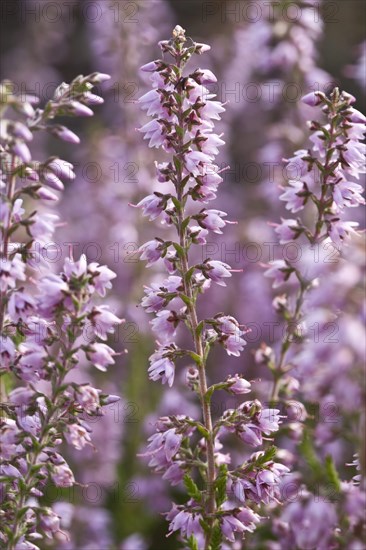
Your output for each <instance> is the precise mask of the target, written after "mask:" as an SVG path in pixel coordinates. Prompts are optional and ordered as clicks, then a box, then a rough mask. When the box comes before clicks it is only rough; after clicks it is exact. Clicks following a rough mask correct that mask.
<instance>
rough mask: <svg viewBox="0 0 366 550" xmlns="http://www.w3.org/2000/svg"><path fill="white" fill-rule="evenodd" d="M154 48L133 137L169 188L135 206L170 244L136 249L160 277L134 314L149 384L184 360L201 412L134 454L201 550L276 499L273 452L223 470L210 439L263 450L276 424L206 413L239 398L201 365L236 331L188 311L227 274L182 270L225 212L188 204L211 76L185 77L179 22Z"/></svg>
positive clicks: (207, 130)
mask: <svg viewBox="0 0 366 550" xmlns="http://www.w3.org/2000/svg"><path fill="white" fill-rule="evenodd" d="M159 46H160V48H161V50H162V52H163V54H164V57H163V59H158V60H155V61H153V62H150V63H148V64H147V65H144V66H143V67H142V70H143V71H146V72H149V73H151V81H152V83H153V89H152V90H151V91H149V92H147V93H146V94H145V95H144V96H142V97H141V98H140V100H139V101H140V104H141V107H142V109H144V110H146V111H147V114H148V115H150V116H151V117H152V118H153V119H152V121H151V122H149V123H147V124H145V125H144V126H143V127H142V128H141V131H142V132H143V133H144V134H145V139H148V140H149V145H150V147H157V148H160V147H161V148H162V149H163V150H164V151H165V152H166V153H167V155H168V156H169V158H168V160H167V161H166V162H163V163H159V164H157V166H156V168H157V177H158V181H159V182H161V183H163V182H165V183H166V182H169V183H170V187H171V192H169V193H161V192H159V191H155V192H154V193H153V194H151V195H148V196H147V197H145V198H144V199H142V200H141V201H140V203H139V204H138V205H137V207H139V208H142V210H143V213H144V215H146V216H148V217H149V218H150V219H151V220H155V219H157V218H159V217H160V218H161V219H162V221H163V223H164V225H166V226H167V228H172V229H173V228H174V230H175V234H176V239H174V238H173V239H170V238H169V239H164V238H160V237H156V238H155V239H152V240H150V241H148V242H147V243H145V244H144V245H142V246H141V247H140V255H141V259H142V260H146V261H147V266H151V265H153V264H155V263H156V262H157V261H159V260H162V261H163V263H164V265H165V267H166V269H167V271H168V274H169V276H168V277H167V279H165V280H163V281H162V282H161V283H160V284H159V283H157V284H156V285H152V286H151V287H147V288H146V290H145V297H144V298H143V300H142V306H143V307H144V308H145V309H146V311H147V312H149V313H154V314H155V317H154V319H153V320H152V321H151V324H152V328H153V331H154V332H155V334H156V337H157V349H156V351H155V352H154V353H153V355H152V356H151V357H150V367H149V370H148V372H149V376H150V378H151V379H152V380H154V381H158V380H160V381H161V382H162V383H163V384H168V385H169V386H172V385H173V383H174V378H175V370H176V368H181V367H180V366H177V363H178V361H180V360H181V359H183V358H185V359H186V360H188V369H187V386H188V388H190V389H191V390H193V391H194V392H196V394H197V397H198V399H199V402H200V405H201V411H202V412H201V418H200V419H195V418H191V417H189V416H186V415H184V414H179V415H173V416H163V417H161V418H160V419H159V420H158V422H157V423H156V433H155V434H153V435H152V436H151V437H150V438H149V445H148V448H147V451H146V453H145V454H144V456H148V457H149V458H150V462H149V465H150V466H151V467H152V468H153V469H154V471H155V472H157V473H160V474H162V475H163V477H164V479H166V480H168V481H170V483H171V484H172V485H178V484H180V483H182V482H183V483H184V485H185V488H186V492H187V494H188V500H187V501H186V503H185V504H179V505H177V504H173V507H172V509H171V510H170V512H168V513H167V514H166V517H167V520H168V521H169V533H170V534H171V533H173V532H175V531H178V532H179V534H180V536H181V538H182V539H183V540H184V541H185V544H187V545H188V546H189V547H190V548H207V549H208V548H212V549H213V548H220V547H221V546H222V544H226V542H224V541H231V542H234V541H235V536H236V535H239V536H240V537H241V538H242V537H243V536H244V534H245V532H247V531H253V530H254V529H255V527H256V524H257V523H258V522H259V521H260V515H259V514H258V513H257V511H254V508H255V509H256V510H258V505H260V504H261V503H263V502H264V503H269V502H271V501H276V500H277V497H278V490H277V484H278V482H279V480H280V478H281V477H282V475H283V474H285V473H286V472H287V471H288V469H287V468H286V467H285V466H283V465H282V464H280V463H277V462H275V461H274V457H275V454H276V450H275V448H274V447H267V448H264V449H263V450H260V451H257V452H256V453H254V454H252V455H251V456H250V458H249V459H248V460H246V461H244V462H242V463H241V464H238V465H236V466H235V465H232V464H231V457H230V454H226V453H225V452H224V450H223V443H221V441H220V439H223V438H226V435H228V434H233V435H235V436H237V437H238V438H239V439H240V440H241V442H242V443H244V444H245V445H249V446H251V447H255V448H258V447H259V448H261V447H263V439H266V436H270V435H271V434H272V433H274V432H276V431H277V430H278V428H279V424H280V422H281V417H280V415H279V411H278V410H277V409H268V408H265V407H263V406H262V404H261V403H260V402H259V401H257V400H253V401H243V402H242V403H241V404H240V405H239V406H238V407H237V408H234V409H228V410H226V411H224V413H223V414H222V415H221V416H220V417H218V418H213V416H212V411H211V399H212V395H213V394H214V392H216V391H220V390H221V391H226V392H228V393H231V394H234V395H244V394H246V393H249V392H250V391H251V384H250V382H249V381H247V380H246V379H245V378H244V376H243V375H242V374H233V375H230V376H229V377H227V379H226V380H219V381H217V382H214V381H211V380H209V374H208V372H207V367H206V363H207V357H208V355H209V354H210V352H211V353H212V349H213V348H214V346H215V345H217V344H221V345H222V346H223V347H224V348H225V350H226V351H227V353H228V354H229V355H234V356H240V353H241V352H242V351H243V349H244V346H245V344H246V342H245V339H244V338H243V336H244V334H245V330H243V327H242V326H240V324H239V322H238V321H237V320H236V319H235V318H234V317H232V316H230V315H225V314H223V313H218V314H217V315H215V316H214V317H212V318H208V319H199V317H198V311H197V302H198V298H199V296H200V295H201V294H203V293H204V292H205V291H206V290H208V288H209V287H210V285H211V283H216V284H218V285H220V286H226V282H225V280H226V279H227V278H229V277H231V276H232V272H233V271H235V270H233V269H231V267H230V266H229V265H228V264H226V263H224V262H221V261H215V260H210V259H206V260H205V261H203V262H202V263H193V264H191V262H190V257H191V248H192V247H194V246H202V245H203V244H204V243H205V242H206V237H207V235H209V234H210V232H214V233H221V230H222V228H224V227H225V225H226V224H227V223H230V222H228V221H226V220H225V218H226V216H227V214H226V213H225V212H222V211H220V210H216V209H206V208H205V207H203V208H200V205H205V204H207V203H208V202H209V201H211V200H213V199H215V198H216V196H217V191H218V186H219V184H220V182H221V181H222V178H221V176H220V173H219V172H220V171H219V169H218V167H217V165H216V164H215V157H216V155H217V154H218V147H220V146H221V145H223V143H224V142H223V140H222V139H221V137H222V136H219V135H217V134H215V132H214V121H215V120H219V119H220V114H221V113H222V112H223V111H224V107H223V105H222V104H221V103H220V102H219V101H216V100H214V97H215V96H214V95H213V94H210V93H209V91H208V89H207V88H206V85H207V84H209V83H212V82H215V81H216V78H215V76H214V75H213V73H212V72H211V71H209V70H205V69H196V70H194V71H193V72H190V73H189V72H187V71H186V65H187V63H188V61H189V60H190V58H191V57H192V56H193V55H194V54H202V53H204V52H205V51H207V50H209V46H207V45H206V44H201V43H195V42H193V41H192V40H191V39H189V38H187V37H186V36H185V31H184V30H183V29H182V28H181V27H179V26H177V27H175V29H174V31H173V36H172V39H171V40H164V41H161V42H159ZM168 55H169V56H171V58H172V61H171V62H169V61H168V60H167V59H166V57H167V56H168ZM197 206H198V208H199V209H198V208H197ZM183 325H185V326H186V328H187V329H188V331H189V333H190V335H191V338H192V344H193V345H192V349H182V348H181V347H179V345H178V343H177V341H176V335H177V331H178V329H179V328H181V327H182V328H183ZM192 361H193V364H194V366H192Z"/></svg>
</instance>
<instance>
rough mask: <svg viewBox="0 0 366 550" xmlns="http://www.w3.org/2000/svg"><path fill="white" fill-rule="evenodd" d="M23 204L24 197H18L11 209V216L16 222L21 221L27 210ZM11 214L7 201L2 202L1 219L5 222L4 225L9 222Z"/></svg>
mask: <svg viewBox="0 0 366 550" xmlns="http://www.w3.org/2000/svg"><path fill="white" fill-rule="evenodd" d="M22 205H23V199H16V200H15V201H14V204H13V208H12V211H11V218H12V220H13V221H14V222H16V223H18V222H20V221H21V219H22V216H23V214H24V212H25V210H24V208H22ZM9 215H10V205H9V203H7V202H3V203H1V204H0V221H2V222H3V224H4V225H8V224H9V221H10V220H9Z"/></svg>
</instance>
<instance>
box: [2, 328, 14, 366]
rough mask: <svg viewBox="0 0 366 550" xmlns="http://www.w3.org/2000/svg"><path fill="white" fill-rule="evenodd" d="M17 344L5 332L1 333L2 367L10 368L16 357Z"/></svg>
mask: <svg viewBox="0 0 366 550" xmlns="http://www.w3.org/2000/svg"><path fill="white" fill-rule="evenodd" d="M15 352H16V350H15V345H14V342H13V340H12V339H11V338H9V336H5V335H4V334H1V335H0V357H1V367H5V368H8V367H10V366H11V365H12V363H13V361H14V359H15Z"/></svg>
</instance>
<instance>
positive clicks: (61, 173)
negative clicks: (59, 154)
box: [47, 159, 76, 180]
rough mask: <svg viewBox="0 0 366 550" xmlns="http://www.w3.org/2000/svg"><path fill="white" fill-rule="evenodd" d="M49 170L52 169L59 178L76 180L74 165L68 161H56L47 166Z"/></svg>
mask: <svg viewBox="0 0 366 550" xmlns="http://www.w3.org/2000/svg"><path fill="white" fill-rule="evenodd" d="M47 168H50V169H51V170H52V172H53V173H54V174H55V175H56V176H57V177H58V178H66V179H68V180H74V179H75V178H76V175H75V172H74V167H73V165H72V164H71V163H70V162H67V161H66V160H62V159H54V160H52V161H51V162H50V163H49V164H47Z"/></svg>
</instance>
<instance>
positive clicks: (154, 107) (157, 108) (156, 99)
mask: <svg viewBox="0 0 366 550" xmlns="http://www.w3.org/2000/svg"><path fill="white" fill-rule="evenodd" d="M138 101H139V103H140V104H141V109H143V110H144V111H145V110H146V111H147V115H148V116H154V115H162V116H164V114H165V113H164V109H163V107H162V106H161V103H160V94H159V92H158V91H157V90H150V91H149V92H147V93H146V94H144V95H143V96H142V97H140V98H139V100H138Z"/></svg>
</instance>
